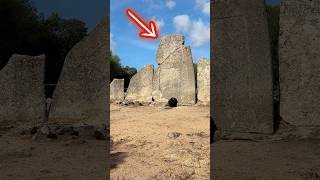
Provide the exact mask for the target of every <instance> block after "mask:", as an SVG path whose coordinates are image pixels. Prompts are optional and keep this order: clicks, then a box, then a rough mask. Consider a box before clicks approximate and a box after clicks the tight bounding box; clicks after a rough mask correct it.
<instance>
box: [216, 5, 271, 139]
mask: <svg viewBox="0 0 320 180" xmlns="http://www.w3.org/2000/svg"><path fill="white" fill-rule="evenodd" d="M213 6H214V7H213V17H212V18H213V19H212V21H213V28H212V29H211V31H212V33H211V38H212V45H213V54H214V57H213V61H214V62H213V63H211V64H212V66H211V67H212V73H211V80H212V81H211V86H212V88H213V92H212V97H213V99H212V101H211V108H212V113H211V115H212V116H213V120H214V121H215V123H216V124H217V127H218V129H219V130H221V131H222V132H254V133H272V132H273V97H272V96H273V95H272V89H273V87H272V86H273V82H272V81H273V80H272V59H271V50H270V40H269V33H268V23H267V16H266V8H265V1H264V0H241V1H239V0H216V1H214V2H213Z"/></svg>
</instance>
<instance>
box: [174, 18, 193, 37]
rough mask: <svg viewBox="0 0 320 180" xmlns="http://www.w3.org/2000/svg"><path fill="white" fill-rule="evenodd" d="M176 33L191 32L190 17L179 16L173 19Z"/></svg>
mask: <svg viewBox="0 0 320 180" xmlns="http://www.w3.org/2000/svg"><path fill="white" fill-rule="evenodd" d="M173 23H174V25H175V28H176V31H178V32H183V33H187V32H188V31H189V30H190V18H189V16H188V15H178V16H175V17H174V18H173Z"/></svg>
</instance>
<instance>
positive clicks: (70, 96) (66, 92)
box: [49, 22, 109, 122]
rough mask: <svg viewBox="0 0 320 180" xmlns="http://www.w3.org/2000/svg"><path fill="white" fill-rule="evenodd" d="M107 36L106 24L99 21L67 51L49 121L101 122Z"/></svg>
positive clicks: (104, 102) (105, 96)
mask: <svg viewBox="0 0 320 180" xmlns="http://www.w3.org/2000/svg"><path fill="white" fill-rule="evenodd" d="M108 36H109V34H108V30H107V26H106V23H105V22H101V23H100V24H99V25H97V27H95V28H94V29H93V30H92V31H91V32H90V33H89V35H88V36H87V37H85V38H84V39H83V40H81V41H80V42H79V43H77V44H76V45H75V46H74V47H73V48H72V49H71V51H70V52H69V54H68V55H67V57H66V60H65V62H64V66H63V69H62V72H61V75H60V78H59V81H58V84H57V87H56V89H55V91H54V95H53V103H52V108H51V112H50V116H49V121H53V120H54V121H70V120H72V121H73V120H75V121H81V120H92V121H95V122H98V121H101V122H104V121H105V119H106V118H107V113H108V110H107V107H108V103H107V100H108V99H109V97H108V96H109V92H108V91H109V90H108V89H109V88H108V85H106V84H107V82H108V68H109V67H108V62H107V51H109V50H108V47H109V45H108V44H109V43H108V42H109V41H108ZM107 93H108V94H107Z"/></svg>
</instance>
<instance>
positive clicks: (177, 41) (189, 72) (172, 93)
mask: <svg viewBox="0 0 320 180" xmlns="http://www.w3.org/2000/svg"><path fill="white" fill-rule="evenodd" d="M157 63H158V64H159V68H158V69H157V70H156V71H155V72H156V75H155V78H156V79H155V78H154V83H155V85H154V88H153V89H154V92H153V94H157V95H159V96H160V99H157V97H155V100H156V101H159V100H160V101H162V100H166V101H168V100H169V99H170V98H172V97H174V98H176V99H177V100H178V104H194V103H195V76H194V69H193V63H192V55H191V49H190V47H189V46H184V37H183V36H181V35H169V36H164V37H162V38H161V40H160V44H159V47H158V50H157ZM158 98H159V97H158Z"/></svg>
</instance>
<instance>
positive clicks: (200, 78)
mask: <svg viewBox="0 0 320 180" xmlns="http://www.w3.org/2000/svg"><path fill="white" fill-rule="evenodd" d="M197 98H198V102H197V103H204V104H209V103H210V63H209V61H208V60H207V59H205V58H204V59H200V60H199V62H198V65H197Z"/></svg>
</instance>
